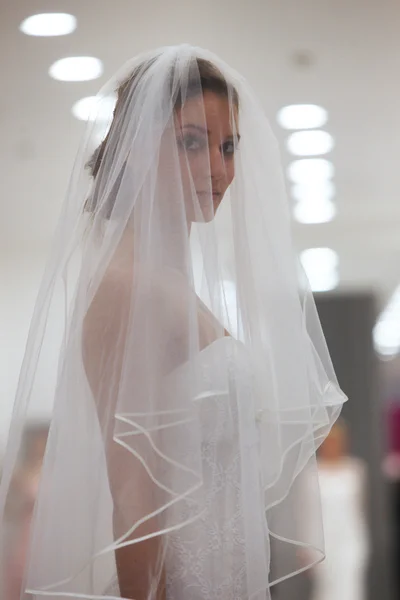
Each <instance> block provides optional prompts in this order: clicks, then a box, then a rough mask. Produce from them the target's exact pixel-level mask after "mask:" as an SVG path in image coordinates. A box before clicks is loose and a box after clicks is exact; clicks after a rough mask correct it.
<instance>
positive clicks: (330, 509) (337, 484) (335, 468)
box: [307, 419, 369, 600]
mask: <svg viewBox="0 0 400 600" xmlns="http://www.w3.org/2000/svg"><path fill="white" fill-rule="evenodd" d="M348 437H349V433H348V428H347V425H346V423H345V421H344V420H343V419H340V420H339V421H337V423H336V424H335V425H334V426H333V428H332V430H331V433H330V434H329V436H328V437H327V438H326V440H325V441H324V442H323V444H322V445H321V447H320V449H319V452H318V473H319V484H320V490H321V504H322V516H323V524H324V535H325V552H326V558H325V560H324V561H323V562H322V563H321V564H319V565H318V566H316V567H314V568H313V569H312V571H311V572H310V573H311V576H312V578H313V592H312V600H366V597H367V596H366V571H367V566H368V558H369V539H368V538H369V536H368V526H367V518H366V494H367V473H366V465H365V464H364V463H363V462H362V461H361V460H360V459H357V458H355V457H353V456H350V455H349V445H348V441H349V439H348ZM307 514H308V519H309V520H311V522H310V523H309V525H310V526H311V527H312V526H313V524H312V514H311V512H308V513H307Z"/></svg>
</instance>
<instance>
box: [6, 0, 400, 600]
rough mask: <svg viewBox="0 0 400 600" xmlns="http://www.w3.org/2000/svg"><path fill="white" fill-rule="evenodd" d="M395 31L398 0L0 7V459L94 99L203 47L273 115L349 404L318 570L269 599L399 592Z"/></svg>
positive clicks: (30, 437)
mask: <svg viewBox="0 0 400 600" xmlns="http://www.w3.org/2000/svg"><path fill="white" fill-rule="evenodd" d="M55 11H56V13H55ZM54 13H55V14H54ZM399 31H400V3H399V2H398V1H396V0H381V1H380V2H374V1H373V0H335V1H334V2H333V1H328V0H297V1H296V2H295V1H294V0H279V1H278V0H275V1H273V0H196V1H192V0H113V1H112V2H107V1H105V0H96V1H94V0H86V1H84V2H82V1H81V0H59V1H58V2H57V3H56V4H55V3H54V2H52V1H50V0H31V1H30V2H29V3H27V2H22V1H21V0H13V1H12V2H11V1H10V0H0V70H1V79H2V84H1V93H0V457H1V455H2V454H3V452H4V448H5V444H6V440H7V432H8V427H9V423H10V418H11V412H12V405H13V399H14V394H15V390H16V386H17V381H18V373H19V369H20V367H21V361H22V358H23V352H24V345H25V342H26V338H27V334H28V328H29V322H30V318H31V315H32V310H33V305H34V301H35V297H36V294H37V290H38V286H39V283H40V279H41V276H42V273H43V268H44V265H45V261H46V257H47V255H48V253H49V251H50V247H51V239H52V234H53V231H54V228H55V224H56V220H57V217H58V215H59V211H60V207H61V203H62V200H63V198H64V195H65V192H66V188H67V185H68V178H69V174H70V171H71V168H72V164H73V160H74V157H75V154H76V151H77V148H78V144H79V140H80V138H81V136H82V134H83V132H84V127H85V123H84V121H85V119H86V118H87V117H88V114H89V112H90V106H91V102H92V96H93V95H94V94H95V93H97V91H98V90H99V88H100V87H101V85H102V84H103V83H105V82H106V81H107V80H108V78H109V77H110V76H111V75H112V74H113V73H114V72H115V71H116V70H117V69H118V68H119V66H120V65H121V64H123V63H124V62H125V61H126V60H127V59H128V58H130V57H132V56H134V55H136V54H137V53H139V52H141V51H144V50H148V49H151V48H153V47H157V46H161V45H165V44H176V43H182V42H189V43H191V44H196V45H200V46H203V47H206V48H208V49H210V50H212V51H213V52H215V53H217V54H219V55H220V56H221V57H222V58H223V59H224V60H226V61H227V62H228V63H229V64H231V65H232V66H233V67H235V68H236V69H237V70H239V71H240V72H242V73H243V74H244V75H245V77H246V78H247V79H248V80H249V82H250V83H251V85H252V86H253V88H254V89H255V91H256V93H257V94H258V96H259V97H260V99H261V101H262V103H263V106H264V108H265V111H266V113H267V115H268V117H269V118H270V121H271V126H272V128H273V129H274V132H275V134H276V136H277V138H278V141H279V144H280V146H281V149H282V166H283V169H284V171H285V177H286V181H287V188H288V195H289V199H290V204H291V210H292V215H293V230H294V236H295V244H296V249H297V250H298V252H299V254H300V257H301V260H302V262H303V265H304V267H305V269H306V271H307V273H308V276H309V278H310V282H311V285H312V287H313V290H314V292H315V294H316V299H317V304H318V309H319V313H320V317H321V321H322V325H323V328H324V331H325V335H326V337H327V341H328V345H329V348H330V351H331V354H332V358H333V362H334V365H335V368H336V371H337V375H338V379H339V382H340V384H341V386H342V388H343V390H344V391H345V393H346V394H347V395H348V396H349V397H350V400H351V401H350V402H349V403H347V405H346V406H345V408H344V411H343V420H342V421H341V422H340V424H339V425H338V428H337V429H336V430H335V431H334V433H333V437H332V438H331V439H330V440H328V443H327V445H326V446H325V448H323V449H322V450H321V454H320V468H321V492H322V504H323V511H324V517H325V521H326V543H327V551H328V556H327V560H326V564H325V565H323V566H322V567H321V568H319V567H318V568H317V569H315V570H314V571H312V572H311V573H307V574H305V575H301V576H298V577H296V578H294V579H293V580H292V581H289V582H286V583H283V584H281V585H278V586H277V588H276V592H275V597H276V598H278V599H279V600H291V599H292V598H293V599H294V598H296V600H302V599H303V598H304V600H307V599H312V600H364V598H365V599H366V600H367V599H368V600H376V599H378V598H379V600H394V599H397V598H400V575H399V573H400V355H399V352H400V287H398V286H400V267H399V265H400V202H399V188H400V181H399V173H400V170H399V167H398V164H397V161H398V157H399V155H400V152H399V151H400V135H399V134H400V118H399V92H400V83H399V79H398V77H399V76H398V75H396V73H397V74H398V73H400V37H399ZM71 57H72V59H73V60H72V61H71V60H65V59H70V58H71ZM310 182H311V183H310ZM42 385H43V406H42V407H41V409H40V410H39V411H38V413H37V414H35V415H32V425H31V428H30V430H29V431H28V433H27V439H26V452H25V453H24V461H25V462H24V461H23V464H21V467H20V476H18V477H17V480H16V482H15V484H14V485H15V494H16V496H15V498H16V500H15V504H14V505H13V507H12V511H11V512H12V513H13V514H11V515H10V522H13V520H14V522H15V523H17V522H18V523H19V528H18V530H17V531H14V532H13V530H12V528H11V530H10V531H11V532H12V533H13V539H14V540H16V542H15V553H14V559H13V560H14V566H13V567H12V569H14V572H15V578H16V580H17V579H18V572H19V571H18V569H20V565H21V564H22V563H23V552H24V550H23V549H24V532H25V529H24V525H22V526H21V523H24V522H25V521H24V519H25V520H26V522H28V521H29V518H30V514H31V510H32V506H33V502H34V497H35V490H36V485H37V477H38V472H39V471H40V462H41V455H42V453H43V449H44V446H45V439H46V435H47V418H48V413H47V403H46V385H47V383H46V375H45V373H43V376H42ZM304 502H305V505H306V502H307V500H306V498H305V499H304ZM14 513H15V514H14ZM310 526H311V524H310ZM12 569H11V571H12ZM11 571H10V572H11ZM339 580H340V582H341V587H338V586H336V585H335V583H334V582H335V581H336V582H337V581H339ZM11 587H12V583H11ZM10 589H11V588H10ZM9 600H14V599H13V598H11V592H10V599H9Z"/></svg>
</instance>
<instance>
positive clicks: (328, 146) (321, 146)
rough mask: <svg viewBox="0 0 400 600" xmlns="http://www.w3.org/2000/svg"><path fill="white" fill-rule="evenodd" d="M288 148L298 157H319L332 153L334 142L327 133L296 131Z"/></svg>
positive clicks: (288, 141) (289, 140)
mask: <svg viewBox="0 0 400 600" xmlns="http://www.w3.org/2000/svg"><path fill="white" fill-rule="evenodd" d="M286 146H287V149H288V150H289V152H290V153H291V154H295V155H296V156H317V155H318V154H328V152H331V150H332V149H333V146H334V141H333V137H332V136H331V135H330V133H328V132H327V131H321V130H314V131H296V132H295V133H292V134H291V135H290V136H289V138H288V139H287V142H286Z"/></svg>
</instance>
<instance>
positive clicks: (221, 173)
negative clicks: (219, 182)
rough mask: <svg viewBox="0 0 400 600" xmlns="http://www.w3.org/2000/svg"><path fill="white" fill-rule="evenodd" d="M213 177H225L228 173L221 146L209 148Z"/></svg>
mask: <svg viewBox="0 0 400 600" xmlns="http://www.w3.org/2000/svg"><path fill="white" fill-rule="evenodd" d="M209 152H210V175H211V179H223V178H224V177H225V174H226V165H225V158H224V155H223V153H222V149H221V147H219V146H216V147H214V148H209Z"/></svg>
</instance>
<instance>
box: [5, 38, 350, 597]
mask: <svg viewBox="0 0 400 600" xmlns="http://www.w3.org/2000/svg"><path fill="white" fill-rule="evenodd" d="M116 90H117V93H116ZM117 98H118V99H117ZM116 99H117V101H116V104H115V109H114V114H109V116H108V117H107V116H106V114H105V113H107V109H108V107H109V106H110V103H112V102H115V100H116ZM111 113H112V111H111ZM239 140H240V141H239ZM226 188H227V189H226ZM222 196H225V197H224V200H223V202H222V204H221V206H220V207H219V209H218V211H216V209H217V207H218V205H219V203H220V201H221V199H222ZM214 212H216V215H215V218H214ZM43 381H46V385H45V386H43ZM44 397H45V400H46V401H47V402H48V403H49V405H50V406H51V425H50V431H49V437H48V441H47V447H46V453H45V459H44V464H43V469H42V475H41V482H40V488H39V493H38V498H37V501H36V506H35V510H34V515H33V519H32V523H31V530H30V545H29V553H28V557H27V561H26V568H25V573H24V580H23V584H22V590H21V598H25V597H26V596H25V594H28V595H29V594H31V596H29V597H33V598H37V599H42V598H43V599H44V598H52V599H56V598H82V599H100V598H108V599H109V600H112V599H116V598H124V597H125V598H134V599H135V600H145V599H146V600H147V599H161V598H163V599H168V600H170V599H172V598H173V599H174V600H200V599H209V600H211V599H212V600H216V599H217V598H221V600H226V599H228V598H232V599H233V598H238V599H239V598H240V600H245V598H246V599H249V600H250V599H252V600H253V599H257V600H259V599H260V600H261V598H262V599H264V598H266V597H269V588H270V587H271V586H272V585H273V584H274V583H276V582H277V581H279V580H282V579H284V578H286V577H289V576H290V575H293V574H294V573H296V572H299V571H300V570H302V569H304V568H306V567H308V566H311V565H312V564H314V563H315V562H317V561H318V560H320V559H321V558H322V556H323V536H322V523H321V519H320V515H318V514H316V515H315V529H313V530H312V531H311V530H308V531H305V529H304V527H302V526H301V512H302V506H301V505H299V502H298V500H299V498H300V497H301V496H300V495H299V494H298V490H297V487H298V485H299V481H300V479H301V473H302V472H303V471H304V469H305V468H308V469H315V473H316V461H315V453H316V449H317V447H318V446H319V444H320V443H321V442H322V440H323V439H324V438H325V437H326V435H327V434H328V432H329V430H330V427H331V425H332V423H333V422H334V420H335V419H336V418H337V416H338V414H339V412H340V409H341V405H342V403H343V401H344V400H345V396H344V395H343V394H342V392H341V391H340V389H339V388H338V385H337V381H336V378H335V374H334V371H333V368H332V364H331V361H330V357H329V354H328V351H327V348H326V344H325V340H324V336H323V333H322V330H321V326H320V323H319V320H318V315H317V312H316V308H315V304H314V301H313V297H312V294H311V292H310V291H309V288H308V284H307V282H306V280H305V277H304V275H303V274H302V273H301V271H300V269H299V267H298V265H297V261H296V259H295V253H294V251H293V248H292V243H291V234H290V216H289V211H288V206H287V201H286V198H285V188H284V182H283V177H282V174H281V166H280V159H279V153H278V148H277V145H276V142H275V140H274V138H273V135H272V133H271V130H270V127H269V125H268V122H267V119H266V117H265V115H264V114H263V110H262V108H261V107H260V105H259V104H258V102H257V100H256V99H255V98H254V95H253V93H252V91H251V89H250V88H249V86H248V84H247V83H246V81H245V80H244V79H243V78H242V77H241V76H239V75H238V74H237V73H236V72H234V71H233V70H231V69H230V68H229V67H228V66H226V65H225V64H224V63H222V62H221V61H220V60H219V59H218V58H216V57H215V56H213V55H211V54H210V53H208V52H206V51H203V50H200V49H198V48H193V47H191V46H188V45H183V46H177V47H168V48H163V49H161V50H158V51H155V52H152V53H151V54H147V55H145V56H140V57H139V58H136V59H134V60H133V61H131V62H130V63H129V64H127V65H126V66H125V67H124V68H123V69H122V71H121V72H119V73H118V74H117V75H116V76H115V77H114V78H113V80H112V81H111V82H110V83H108V84H107V85H106V86H105V87H104V88H103V90H102V91H101V92H100V94H99V96H98V104H97V107H96V114H94V115H92V118H91V120H90V121H89V124H88V128H87V133H86V136H85V139H84V142H83V145H82V148H81V150H80V152H79V155H78V158H77V161H76V165H75V168H74V172H73V176H72V180H71V184H70V188H69V192H68V195H67V199H66V202H65V205H64V209H63V212H62V216H61V219H60V223H59V226H58V230H57V233H56V237H55V242H54V247H53V250H52V254H51V257H50V260H49V263H48V267H47V271H46V274H45V277H44V281H43V284H42V287H41V290H40V294H39V297H38V301H37V305H36V310H35V313H34V317H33V321H32V326H31V331H30V336H29V341H28V345H27V349H26V355H25V360H24V364H23V368H22V373H21V378H20V383H19V388H18V393H17V398H16V403H15V408H14V413H13V419H12V425H11V430H10V434H9V441H8V447H7V453H6V457H5V461H4V470H3V476H2V481H1V487H0V542H1V569H2V574H1V577H0V587H1V586H3V589H1V592H2V595H1V596H0V598H1V600H8V598H7V591H6V583H5V581H6V574H7V564H8V558H9V546H8V535H7V506H8V504H9V502H10V493H9V490H10V489H11V487H10V486H11V484H12V480H13V474H14V472H15V469H16V466H17V465H18V459H19V453H20V448H21V446H22V443H21V440H22V438H23V432H24V428H25V426H26V424H27V423H28V422H29V420H30V415H32V414H34V413H35V406H36V405H37V404H39V403H42V402H43V400H44ZM315 483H316V489H315V498H316V505H317V506H318V483H317V478H315ZM317 512H318V511H317ZM303 551H305V552H303ZM113 581H114V582H115V585H114V586H111V587H109V584H110V582H113Z"/></svg>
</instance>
